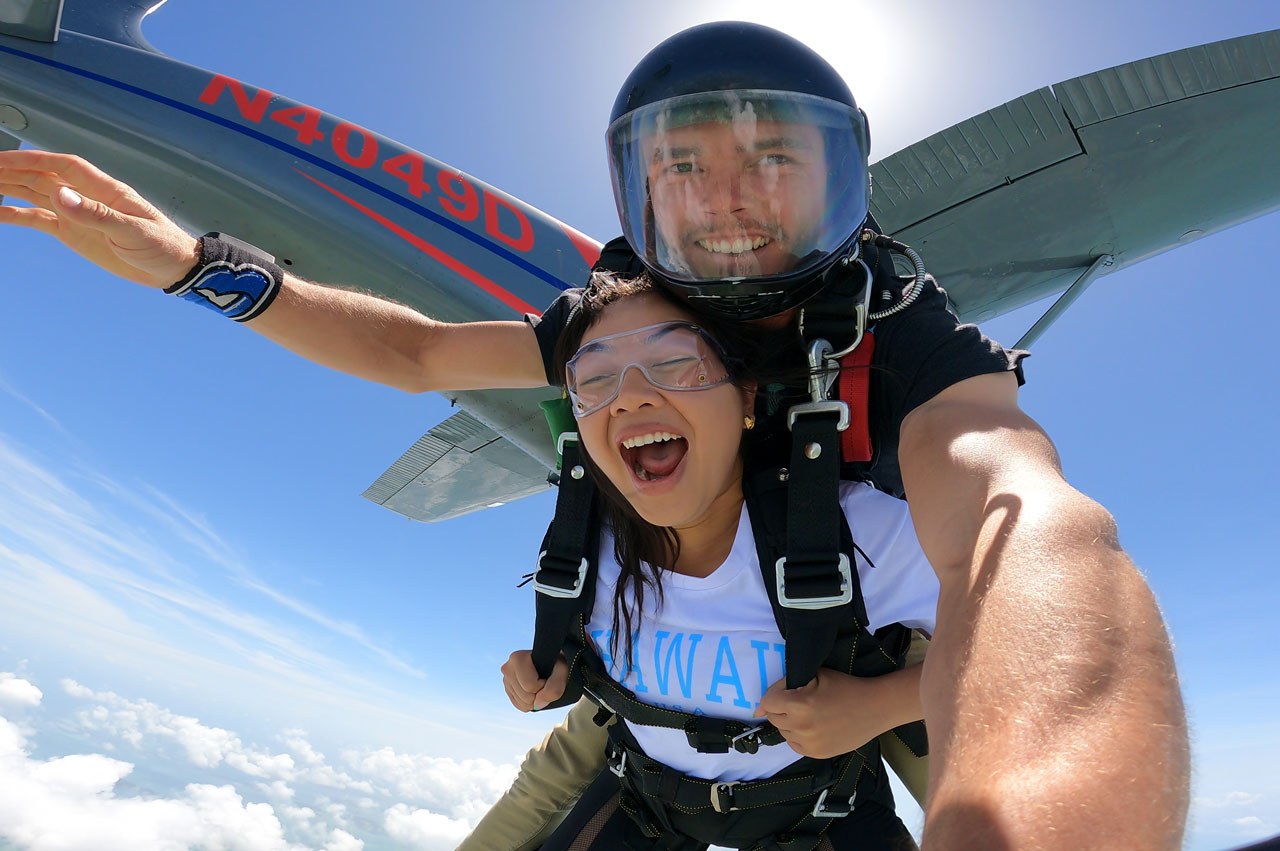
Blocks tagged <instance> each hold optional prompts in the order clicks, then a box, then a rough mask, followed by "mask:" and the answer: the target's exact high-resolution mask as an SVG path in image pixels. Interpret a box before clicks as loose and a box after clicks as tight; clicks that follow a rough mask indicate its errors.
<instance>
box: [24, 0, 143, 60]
mask: <svg viewBox="0 0 1280 851" xmlns="http://www.w3.org/2000/svg"><path fill="white" fill-rule="evenodd" d="M164 4H165V0H33V2H27V3H17V4H5V3H0V35H11V36H17V37H18V38H27V39H31V40H33V41H46V42H54V41H57V40H58V33H59V32H60V31H61V30H68V31H70V32H75V33H80V34H82V35H89V36H93V37H94V38H101V39H105V40H107V41H114V42H118V43H120V44H124V45H128V46H129V47H136V48H139V49H140V50H149V51H152V52H156V49H155V48H154V47H152V46H151V43H150V42H148V41H147V40H146V39H145V38H143V37H142V19H143V18H145V17H146V16H147V15H149V14H150V13H152V12H154V11H155V10H156V9H158V8H160V7H161V6H163V5H164Z"/></svg>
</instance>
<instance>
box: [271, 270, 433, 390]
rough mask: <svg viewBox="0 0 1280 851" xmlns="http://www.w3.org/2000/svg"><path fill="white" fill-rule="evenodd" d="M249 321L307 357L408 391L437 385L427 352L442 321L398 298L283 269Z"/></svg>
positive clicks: (275, 339)
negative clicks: (267, 300) (264, 305)
mask: <svg viewBox="0 0 1280 851" xmlns="http://www.w3.org/2000/svg"><path fill="white" fill-rule="evenodd" d="M246 327H248V328H250V329H252V330H253V331H256V332H257V333H259V334H261V335H263V336H264V337H266V338H268V339H270V340H272V341H273V342H276V343H278V344H280V345H281V346H283V347H285V348H286V349H288V350H289V351H291V352H294V353H295V354H298V355H301V356H302V357H304V358H306V359H307V360H310V361H314V362H315V363H318V364H321V365H322V366H327V367H329V368H331V369H335V370H338V371H339V372H345V373H347V374H349V375H354V376H356V377H358V378H364V379H368V380H370V381H377V382H378V383H380V384H387V385H389V386H392V387H397V388H400V389H401V390H406V391H409V392H421V391H422V390H427V389H433V388H432V387H430V386H428V384H429V381H428V379H427V376H426V374H425V371H424V361H425V360H426V359H425V357H424V352H425V350H426V348H427V346H428V344H429V342H430V339H431V335H432V334H433V333H438V330H439V328H440V327H442V324H441V323H436V322H433V321H432V320H431V319H428V318H427V317H426V316H423V315H422V314H420V313H418V312H417V311H415V310H412V309H410V308H408V307H405V306H403V305H400V304H396V303H394V302H390V301H386V300H383V299H380V298H377V297H375V296H371V295H367V294H364V293H358V292H351V291H349V290H343V289H337V288H334V287H327V286H322V285H320V284H313V283H309V282H306V281H302V280H300V279H298V278H295V277H293V276H292V275H285V279H284V285H283V287H281V290H280V293H279V295H277V296H276V299H275V301H274V302H272V304H271V307H270V308H268V309H267V310H266V311H264V312H263V313H262V314H261V315H260V316H258V317H257V318H255V319H253V320H252V321H250V322H248V323H246Z"/></svg>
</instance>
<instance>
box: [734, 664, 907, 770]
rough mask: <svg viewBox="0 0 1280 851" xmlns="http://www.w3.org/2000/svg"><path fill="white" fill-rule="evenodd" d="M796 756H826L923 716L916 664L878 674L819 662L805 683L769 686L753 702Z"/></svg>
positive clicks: (757, 715) (865, 741)
mask: <svg viewBox="0 0 1280 851" xmlns="http://www.w3.org/2000/svg"><path fill="white" fill-rule="evenodd" d="M755 714H756V717H757V718H762V717H768V719H769V720H770V721H771V722H772V723H773V726H775V727H777V728H778V731H779V732H780V733H782V736H783V738H785V739H786V740H787V744H789V745H791V748H792V750H794V751H795V752H796V753H798V754H800V755H801V756H810V757H814V758H815V759H826V758H828V757H833V756H839V755H840V754H844V753H848V752H849V751H851V750H853V749H854V748H859V747H862V746H863V745H865V744H866V743H867V742H869V741H871V740H872V739H874V738H875V737H876V736H878V735H880V734H881V733H883V732H885V731H886V730H891V729H893V728H894V727H897V726H898V725H899V724H905V723H907V722H909V721H918V720H919V719H920V718H921V717H922V713H921V709H920V666H918V665H917V666H915V667H913V668H906V669H904V670H901V671H895V672H893V673H891V674H886V675H885V676H883V677H851V676H849V675H848V674H845V673H842V672H840V671H834V670H832V669H830V668H821V669H819V670H818V675H817V676H816V677H814V678H813V680H812V681H811V682H809V683H808V684H807V685H804V686H801V687H800V688H798V689H788V688H787V681H786V680H785V679H783V680H778V681H777V682H776V683H774V684H773V685H771V686H769V690H768V691H766V692H765V693H764V697H762V698H761V699H760V705H759V706H758V707H757V708H756V713H755Z"/></svg>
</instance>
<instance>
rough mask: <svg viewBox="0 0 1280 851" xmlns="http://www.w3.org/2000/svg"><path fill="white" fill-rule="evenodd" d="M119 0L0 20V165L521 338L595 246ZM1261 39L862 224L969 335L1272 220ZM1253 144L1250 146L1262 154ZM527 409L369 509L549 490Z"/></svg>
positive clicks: (1061, 100) (1065, 117) (536, 421)
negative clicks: (119, 184) (205, 54)
mask: <svg viewBox="0 0 1280 851" xmlns="http://www.w3.org/2000/svg"><path fill="white" fill-rule="evenodd" d="M150 5H151V4H144V3H139V2H136V0H106V1H105V2H95V0H11V2H0V147H5V146H6V145H7V147H10V148H12V147H16V146H17V144H18V143H19V140H20V141H22V142H26V143H28V144H31V145H33V146H36V147H41V148H45V149H49V150H58V151H70V152H73V153H77V154H80V155H82V156H84V157H85V158H86V159H88V160H90V161H92V162H94V163H95V164H97V165H99V166H100V167H102V168H103V169H104V170H106V171H108V172H109V173H112V174H114V175H116V176H117V177H119V178H120V179H122V180H124V181H126V182H128V183H130V184H131V185H133V186H134V187H135V188H137V189H138V191H139V192H141V193H142V194H143V195H144V196H145V197H147V198H149V199H150V200H152V201H153V202H154V203H156V205H157V206H159V207H160V208H161V209H163V210H164V211H165V212H166V213H167V214H169V215H171V216H172V217H173V218H174V219H175V220H176V221H178V222H180V223H181V224H183V225H184V226H185V227H187V228H189V229H190V230H192V231H193V232H205V231H213V230H220V231H226V232H228V233H231V234H234V235H236V236H237V237H239V238H241V239H244V240H246V241H248V242H251V243H253V244H254V245H256V246H258V247H260V248H262V249H263V250H265V251H267V252H268V253H270V254H272V255H274V256H275V257H276V258H277V261H278V262H280V263H281V264H282V265H283V266H284V267H285V268H287V269H289V270H290V271H293V272H295V273H297V274H298V275H300V276H303V277H306V278H310V279H314V280H320V281H325V282H328V283H333V284H340V285H342V284H347V285H352V286H358V287H360V288H362V289H366V290H371V291H375V292H378V293H381V294H384V295H386V296H388V297H390V298H393V299H395V300H397V301H400V302H402V303H404V304H408V305H410V306H412V307H414V308H417V309H419V310H421V311H423V312H424V313H426V314H428V315H431V316H433V317H436V318H439V319H443V320H448V321H465V320H476V319H514V318H518V317H519V316H520V315H522V314H524V313H529V312H537V310H538V309H539V308H542V307H544V306H545V305H546V304H548V303H549V302H550V301H551V300H552V299H553V298H554V297H555V295H556V294H557V293H558V292H560V291H561V290H562V289H564V288H566V287H569V286H574V285H576V284H578V283H580V282H582V281H583V280H585V278H586V275H587V272H588V270H589V269H590V266H591V264H592V263H593V262H594V260H595V259H596V257H597V255H598V253H599V248H600V246H599V244H598V243H597V242H596V241H594V240H592V239H590V238H588V237H586V236H584V235H582V234H580V233H578V232H577V231H575V230H574V229H572V228H570V227H568V226H567V225H564V224H563V223H561V222H558V221H556V220H555V219H553V218H551V217H550V216H548V215H546V214H545V213H542V212H540V211H538V210H536V209H534V208H532V207H530V206H528V205H527V204H524V203H522V202H520V201H519V200H517V199H515V198H512V197H511V196H509V195H507V194H505V193H503V192H501V191H499V190H497V189H496V188H494V187H492V186H489V185H487V184H485V183H484V182H482V181H480V180H478V179H476V178H474V177H471V176H470V175H467V174H463V173H460V172H458V171H457V170H455V169H451V168H450V167H448V166H447V165H445V164H443V163H440V162H437V161H436V160H433V159H431V158H430V157H427V156H425V155H423V154H420V153H418V152H416V151H413V150H412V149H410V148H407V147H405V146H403V145H401V144H399V143H397V142H394V141H392V140H390V139H387V138H386V137H383V136H380V135H378V134H376V133H374V132H372V131H369V130H367V129H365V128H362V127H359V126H357V125H354V124H351V123H349V122H345V121H342V120H341V119H339V118H337V117H334V116H331V115H328V114H325V113H323V112H321V111H320V110H318V109H316V108H314V107H311V106H308V105H306V104H301V103H297V102H295V101H290V100H287V99H286V98H283V97H281V96H279V95H276V94H274V93H272V92H270V91H267V90H265V89H261V88H257V87H254V86H251V85H248V84H246V83H242V82H240V81H238V80H234V79H231V78H229V77H226V76H223V75H220V74H217V73H215V72H210V71H205V70H202V69H199V68H195V67H193V66H190V65H185V64H183V63H181V62H179V61H177V60H174V59H172V58H170V57H168V56H165V55H164V54H161V53H159V52H158V51H156V50H155V49H154V48H152V47H151V46H150V45H149V44H148V43H147V42H146V41H145V39H144V38H143V37H142V35H141V30H140V25H141V21H142V19H143V18H144V17H145V15H146V14H147V13H148V11H149V10H150V9H149V7H150ZM1278 113H1280V31H1271V32H1266V33H1260V34H1256V35H1248V36H1242V37H1240V38H1236V39H1231V40H1228V41H1224V42H1217V43H1215V44H1210V45H1204V46H1201V47H1193V48H1188V49H1186V50H1180V51H1176V52H1174V53H1169V54H1164V55H1162V56H1157V57H1152V58H1150V59H1145V60H1141V61H1138V62H1133V63H1130V64H1127V65H1122V66H1119V67H1117V68H1112V69H1108V70H1105V71H1099V72H1097V73H1094V74H1089V75H1086V76H1084V77H1079V78H1076V79H1073V80H1068V81H1066V82H1063V83H1059V84H1057V85H1055V86H1053V87H1052V88H1043V89H1040V90H1037V91H1035V92H1032V93H1030V94H1028V95H1025V96H1023V97H1021V98H1017V99H1015V100H1013V101H1010V102H1009V103H1006V104H1004V105H1002V106H999V107H996V108H995V109H992V110H990V111H988V112H986V113H983V114H981V115H978V116H975V117H973V118H971V119H968V120H967V121H964V122H961V123H960V124H957V125H955V126H954V127H951V128H948V129H946V130H943V131H941V132H940V133H937V134H935V135H933V136H930V137H929V138H927V139H925V140H923V141H921V142H919V143H917V144H915V145H912V146H910V147H908V148H906V149H904V150H902V151H900V152H898V153H896V154H893V155H891V156H889V157H887V158H885V159H883V160H881V161H880V162H878V163H876V164H875V165H873V166H872V177H873V182H874V187H875V192H874V195H873V199H872V211H873V213H874V214H875V216H876V218H877V220H878V222H879V223H880V225H881V226H882V227H883V228H884V229H885V230H886V231H887V232H890V233H894V234H895V235H896V236H898V238H900V239H901V240H903V241H904V242H907V243H908V244H911V245H913V246H915V247H916V248H917V249H918V250H919V251H920V252H921V253H922V254H923V255H924V258H925V260H926V262H927V263H928V266H929V269H930V271H932V272H933V273H934V274H936V275H937V276H938V277H939V278H940V279H941V280H944V281H945V282H946V284H947V288H948V291H949V292H950V294H951V296H952V298H953V301H954V305H955V307H956V310H957V312H958V313H959V314H960V315H961V316H962V317H963V318H965V319H971V320H981V319H986V318H989V317H991V316H994V315H997V314H999V313H1003V312H1006V311H1008V310H1011V309H1013V308H1015V307H1018V306H1021V305H1023V304H1027V303H1029V302H1031V301H1034V300H1036V299H1039V298H1043V297H1044V296H1047V295H1051V294H1053V293H1055V292H1061V291H1063V290H1066V293H1065V295H1064V297H1063V298H1062V299H1060V300H1059V303H1058V304H1057V305H1056V306H1055V309H1054V310H1051V312H1050V314H1049V315H1047V317H1046V321H1045V322H1043V323H1038V325H1037V327H1036V328H1035V329H1034V333H1035V334H1038V333H1041V332H1042V331H1043V329H1044V327H1046V326H1047V324H1048V322H1050V321H1052V319H1053V318H1054V317H1055V316H1056V315H1057V313H1058V312H1060V310H1061V309H1064V308H1065V307H1066V306H1067V305H1068V304H1069V303H1070V301H1071V300H1073V299H1074V298H1075V297H1076V296H1078V294H1079V292H1080V291H1081V290H1082V289H1083V287H1084V286H1087V285H1088V283H1089V282H1090V281H1092V280H1093V278H1094V277H1096V276H1097V275H1098V274H1101V273H1106V272H1110V271H1115V270H1117V269H1120V268H1123V267H1124V266H1127V265H1130V264H1132V263H1135V262H1138V261H1140V260H1142V259H1145V258H1147V257H1150V256H1152V255H1154V254H1157V253H1160V252H1162V251H1165V250H1168V249H1170V248H1174V247H1177V246H1178V245H1181V244H1185V243H1186V242H1189V241H1191V240H1194V239H1197V238H1199V237H1200V236H1204V235H1207V234H1209V233H1213V232H1214V231H1217V230H1221V229H1223V228H1226V227H1229V226H1231V225H1233V224H1237V223H1240V222H1243V221H1246V220H1248V219H1250V218H1254V217H1256V216H1259V215H1262V214H1264V213H1266V212H1269V211H1271V210H1274V209H1276V208H1277V207H1280V146H1276V145H1275V144H1273V143H1271V142H1270V140H1271V139H1272V137H1273V136H1274V125H1275V115H1276V114H1278ZM1260 140H1267V141H1266V142H1265V143H1263V142H1260ZM547 396H548V393H547V391H546V390H542V391H484V392H468V393H457V394H452V393H451V394H449V397H450V399H453V400H454V401H456V402H457V403H458V405H459V406H460V407H461V408H462V409H463V411H462V412H460V413H459V414H457V415H455V416H453V417H451V418H450V419H448V420H446V421H445V422H444V423H441V424H440V425H438V426H436V427H435V428H433V429H432V430H431V431H430V432H428V434H426V435H424V436H423V438H422V439H421V440H420V441H418V443H417V444H416V445H415V446H414V447H412V448H411V449H410V450H409V451H408V452H406V453H405V454H404V456H403V457H402V458H401V459H400V460H398V461H397V462H396V463H395V464H393V465H392V467H391V468H390V469H388V470H387V471H386V472H385V473H384V474H383V475H382V476H381V477H379V479H378V480H377V481H376V482H374V484H373V485H372V486H370V488H369V489H368V490H367V491H366V493H365V496H366V497H368V498H370V499H373V500H374V501H376V502H379V503H381V504H383V505H386V506H387V507H389V508H392V509H393V510H395V511H398V512H400V513H402V514H405V515H406V516H409V517H413V518H415V519H420V520H440V519H445V518H447V517H452V516H456V515H458V514H462V513H466V512H468V511H474V510H477V509H480V508H483V507H485V506H487V505H490V504H493V503H497V502H507V501H510V500H512V499H515V498H519V497H521V496H525V495H528V494H531V493H535V492H537V491H540V490H544V489H545V488H546V487H548V485H547V473H548V470H549V469H550V467H551V466H552V464H553V463H554V456H555V452H554V447H553V446H552V445H551V442H550V438H549V435H548V432H547V428H546V426H545V425H544V423H543V418H542V416H541V413H540V412H539V411H538V409H537V402H538V401H540V400H542V399H544V398H546V397H547Z"/></svg>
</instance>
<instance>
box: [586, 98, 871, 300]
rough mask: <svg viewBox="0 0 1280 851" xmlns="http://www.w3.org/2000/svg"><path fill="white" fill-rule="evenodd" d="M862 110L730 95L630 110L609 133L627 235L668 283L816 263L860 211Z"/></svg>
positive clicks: (863, 200) (789, 271) (821, 101)
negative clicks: (670, 281) (669, 280)
mask: <svg viewBox="0 0 1280 851" xmlns="http://www.w3.org/2000/svg"><path fill="white" fill-rule="evenodd" d="M865 139H866V128H865V121H864V118H863V116H862V113H861V112H860V111H858V110H857V109H854V108H853V107H850V106H847V105H845V104H842V103H838V102H836V101H831V100H827V99H826V98H819V97H814V96H812V95H800V94H795V93H793V92H775V91H763V90H736V91H724V92H707V93H702V94H697V95H686V96H682V97H678V98H671V99H669V100H665V101H660V102H658V103H655V104H651V105H649V106H645V107H641V108H639V109H636V110H634V111H633V112H629V113H627V114H626V115H624V116H622V117H621V118H619V119H618V120H617V121H615V122H614V123H613V125H612V126H611V127H610V128H609V149H610V154H611V161H610V166H611V170H612V176H613V191H614V197H615V199H616V201H617V203H618V212H619V215H620V216H621V219H622V226H623V230H624V231H625V234H626V237H627V240H628V241H629V242H630V243H631V246H632V247H633V248H634V249H635V250H636V253H637V254H639V255H640V256H641V257H643V258H644V259H645V261H646V263H647V264H648V265H649V266H650V267H651V268H654V269H656V270H658V271H660V272H661V273H662V274H663V275H664V276H666V277H667V278H669V279H671V280H675V281H685V282H690V283H694V282H699V281H713V280H725V279H730V280H734V279H754V278H778V277H785V276H790V275H796V274H800V273H803V272H804V271H806V270H807V269H809V268H814V267H818V266H821V265H823V263H824V261H825V260H827V259H828V258H829V257H830V256H831V255H832V254H833V253H834V252H835V251H837V250H838V249H839V248H840V247H841V246H842V245H843V244H844V243H845V242H846V240H847V239H848V238H849V235H850V234H851V233H853V232H854V230H855V229H856V228H858V227H860V226H861V224H862V222H863V220H864V219H865V218H866V214H867V172H866V162H867V159H866V157H867V152H866V151H864V150H863V145H864V140H865Z"/></svg>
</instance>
